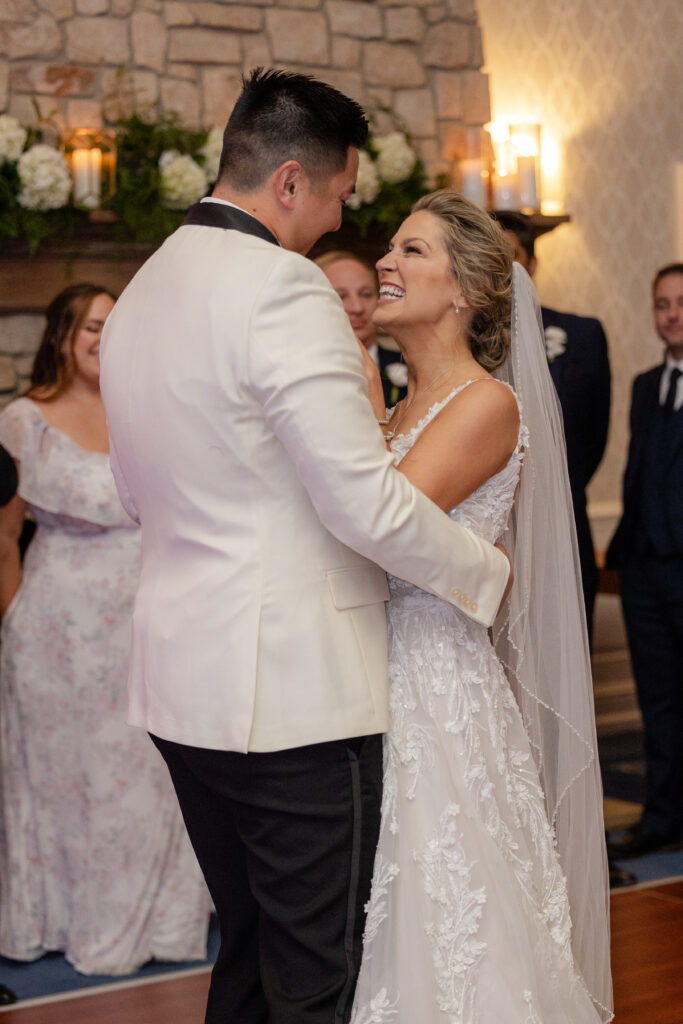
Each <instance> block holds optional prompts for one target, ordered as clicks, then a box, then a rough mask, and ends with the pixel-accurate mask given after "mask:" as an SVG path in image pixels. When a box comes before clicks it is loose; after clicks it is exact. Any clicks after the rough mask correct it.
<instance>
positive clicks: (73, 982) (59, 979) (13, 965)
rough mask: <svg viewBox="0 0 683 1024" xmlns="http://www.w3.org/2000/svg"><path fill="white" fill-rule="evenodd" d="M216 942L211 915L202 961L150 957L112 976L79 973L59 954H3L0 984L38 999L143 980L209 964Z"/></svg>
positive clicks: (20, 995) (18, 993)
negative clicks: (25, 959)
mask: <svg viewBox="0 0 683 1024" xmlns="http://www.w3.org/2000/svg"><path fill="white" fill-rule="evenodd" d="M219 945H220V935H219V931H218V923H217V921H216V920H215V918H214V917H212V918H211V923H210V925H209V941H208V956H207V959H206V960H192V961H187V962H185V963H161V962H158V961H156V960H150V962H149V963H147V964H144V966H143V967H141V968H140V970H139V971H136V972H135V973H134V974H125V975H117V976H116V977H112V976H111V975H109V974H79V972H78V971H76V970H74V968H73V967H72V966H71V964H70V963H68V962H67V961H66V960H65V958H64V957H63V956H62V954H61V953H47V954H46V955H45V956H42V957H41V958H40V959H39V960H33V961H31V962H30V963H21V962H19V961H18V960H8V959H7V958H6V957H1V956H0V983H1V984H3V985H7V987H8V988H11V989H12V991H13V992H14V993H15V995H16V996H18V998H19V999H20V1000H21V999H38V998H41V997H43V996H51V995H58V994H61V993H64V992H73V991H76V990H78V989H85V988H92V987H94V986H97V985H111V984H112V983H118V982H126V981H141V980H147V979H149V978H152V977H154V976H155V975H172V974H173V973H174V972H176V971H186V970H188V969H189V968H195V967H203V966H210V965H211V964H213V963H214V962H215V960H216V956H217V955H218V947H219Z"/></svg>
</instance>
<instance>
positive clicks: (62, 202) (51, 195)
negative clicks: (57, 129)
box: [17, 142, 71, 210]
mask: <svg viewBox="0 0 683 1024" xmlns="http://www.w3.org/2000/svg"><path fill="white" fill-rule="evenodd" d="M17 170H18V171H19V180H20V181H21V191H20V193H19V195H18V196H17V199H18V200H19V205H20V206H23V207H24V208H25V209H27V210H58V209H59V208H60V207H62V206H66V204H67V202H68V199H69V193H70V192H71V177H70V176H69V167H68V164H67V162H66V159H65V158H64V154H63V153H60V152H59V150H58V149H54V148H53V147H52V146H46V145H45V144H44V143H43V142H38V143H36V145H35V146H31V148H30V149H27V150H26V152H25V153H22V154H21V156H20V157H19V160H18V161H17Z"/></svg>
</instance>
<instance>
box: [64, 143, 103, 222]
mask: <svg viewBox="0 0 683 1024" xmlns="http://www.w3.org/2000/svg"><path fill="white" fill-rule="evenodd" d="M71 171H72V175H73V181H74V187H73V198H74V203H75V204H76V205H77V206H87V207H88V209H90V210H94V209H95V208H96V207H98V206H99V205H100V196H101V188H102V185H101V182H102V150H101V149H74V151H73V153H72V154H71Z"/></svg>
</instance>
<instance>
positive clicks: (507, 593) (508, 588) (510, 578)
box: [495, 543, 515, 611]
mask: <svg viewBox="0 0 683 1024" xmlns="http://www.w3.org/2000/svg"><path fill="white" fill-rule="evenodd" d="M495 547H497V548H498V550H499V551H502V552H503V554H504V555H505V557H506V558H507V560H508V562H510V556H509V554H508V553H507V551H506V550H505V548H504V547H503V545H502V544H500V543H499V544H496V545H495ZM514 582H515V573H514V570H513V568H512V562H510V575H509V576H508V581H507V586H506V587H505V590H504V591H503V596H502V598H501V601H500V607H499V609H498V611H500V609H501V608H502V607H503V605H504V604H505V602H506V601H507V599H508V597H509V596H510V591H511V590H512V584H513V583H514Z"/></svg>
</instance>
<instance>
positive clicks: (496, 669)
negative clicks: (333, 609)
mask: <svg viewBox="0 0 683 1024" xmlns="http://www.w3.org/2000/svg"><path fill="white" fill-rule="evenodd" d="M472 383H474V382H472V381H470V382H467V384H464V385H462V386H461V387H460V388H457V389H455V390H454V391H453V392H452V393H451V394H450V395H449V396H448V397H447V398H446V399H444V400H443V401H442V402H439V403H438V404H436V405H434V406H433V407H432V408H431V409H430V410H429V412H428V414H427V415H426V416H425V418H424V419H423V420H422V421H421V422H420V423H419V424H418V425H417V427H415V428H414V429H413V430H411V431H410V432H409V433H407V434H399V435H397V436H396V437H395V438H394V439H393V441H392V444H391V447H392V451H393V454H394V458H395V462H396V463H399V462H400V460H401V459H402V458H403V457H404V456H405V455H406V454H407V453H408V451H410V449H411V447H412V446H413V444H414V443H415V441H416V440H417V438H418V437H419V435H420V433H421V432H422V431H423V430H424V429H425V428H426V427H427V426H428V424H429V423H430V422H431V421H432V420H433V419H434V417H435V416H436V415H437V414H438V413H439V412H440V411H441V409H443V408H444V406H445V405H446V404H447V403H448V402H450V401H452V399H453V398H455V397H456V395H457V394H459V393H460V391H461V390H462V389H463V388H464V387H467V386H468V385H469V384H472ZM496 386H499V387H505V386H507V385H504V384H501V383H500V382H496ZM521 415H522V413H521V411H520V416H521ZM528 443H529V441H528V433H527V430H526V428H525V426H524V425H523V423H520V430H519V437H518V443H517V446H516V448H515V450H514V452H513V453H512V455H511V456H510V459H509V461H508V463H507V465H506V466H505V467H504V468H503V469H502V470H501V471H500V472H499V473H497V474H496V475H495V476H493V477H491V478H490V479H489V480H487V481H486V483H485V484H484V485H483V486H482V487H480V488H479V489H478V490H477V491H476V492H475V493H474V494H472V495H470V497H468V498H467V499H466V500H465V501H464V502H462V504H461V505H460V506H458V508H456V509H454V510H453V511H452V512H451V517H452V518H453V519H455V520H457V521H458V522H460V523H463V524H464V525H466V526H468V527H470V528H471V529H472V530H473V531H475V532H476V533H478V534H479V535H480V536H481V537H484V538H485V539H487V540H489V541H491V542H494V541H496V540H497V539H498V538H499V537H500V536H501V535H502V533H503V531H504V528H505V525H506V522H507V520H508V516H509V514H510V510H511V507H512V504H513V500H514V496H515V490H516V487H517V482H518V480H519V475H520V471H521V468H522V463H523V459H524V451H525V448H526V447H527V446H528ZM389 584H390V589H391V601H390V603H389V606H388V619H389V670H390V702H391V714H392V725H391V731H390V732H389V734H388V735H387V736H386V738H385V745H384V795H383V805H382V822H381V830H380V839H379V846H378V850H377V856H376V860H375V869H374V877H373V884H372V894H371V898H370V901H369V904H368V916H367V922H366V930H365V938H364V950H363V962H362V966H361V972H360V977H359V980H358V986H357V989H356V997H355V1003H354V1010H353V1015H352V1024H501V1022H503V1021H504V1022H505V1024H599V1022H600V1019H601V1018H600V1016H599V1014H598V1012H597V1010H596V1008H595V1007H594V1005H593V1003H592V1001H591V998H590V996H589V995H588V993H587V991H586V989H585V987H584V985H583V983H582V980H581V978H580V976H579V974H578V972H577V970H576V968H575V966H574V962H573V958H572V951H571V946H570V934H571V922H570V916H569V905H568V900H567V892H566V886H565V880H564V876H563V874H562V871H561V868H560V865H559V861H558V858H557V855H556V852H555V846H554V835H553V831H552V829H551V826H550V824H549V822H548V818H547V814H546V808H545V804H544V798H543V793H542V790H541V787H540V784H539V780H538V775H537V772H536V768H535V764H534V760H533V757H532V753H531V748H530V744H529V741H528V738H527V735H526V732H525V730H524V725H523V723H522V718H521V715H520V713H519V710H518V707H517V703H516V701H515V698H514V695H513V693H512V690H511V689H510V686H509V684H508V681H507V679H506V676H505V673H504V671H503V668H502V666H501V664H500V662H499V661H498V659H497V657H496V654H495V652H494V650H493V647H492V644H491V641H490V638H489V633H488V631H487V629H486V628H485V627H484V626H481V625H479V624H477V623H475V622H473V621H472V620H470V619H468V618H467V617H466V616H465V615H464V614H462V613H461V612H460V611H459V610H458V609H456V608H454V607H453V606H452V605H450V604H448V603H446V602H444V601H442V600H440V599H439V598H437V597H434V596H432V595H430V594H427V593H425V592H424V591H421V590H419V589H418V588H417V587H415V586H413V585H412V584H410V583H407V582H405V581H403V580H399V579H395V578H392V577H390V579H389Z"/></svg>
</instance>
